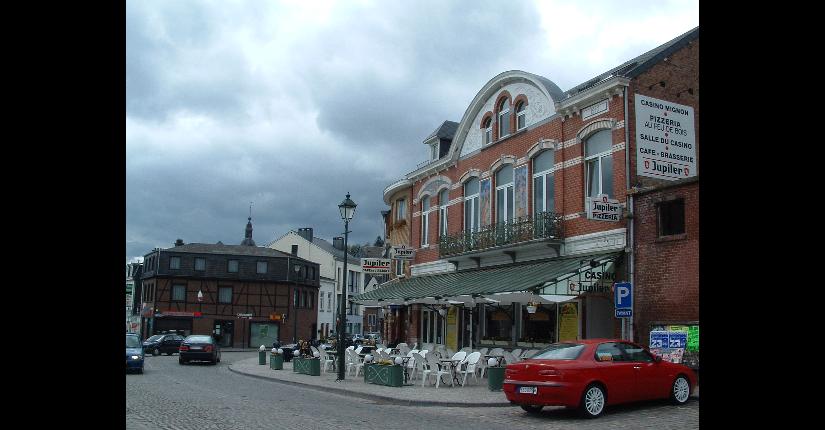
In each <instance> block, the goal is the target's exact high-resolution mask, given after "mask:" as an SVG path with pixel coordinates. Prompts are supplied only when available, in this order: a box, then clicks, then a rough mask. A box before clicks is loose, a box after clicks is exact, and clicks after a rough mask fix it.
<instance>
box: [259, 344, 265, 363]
mask: <svg viewBox="0 0 825 430" xmlns="http://www.w3.org/2000/svg"><path fill="white" fill-rule="evenodd" d="M258 364H262V365H265V364H266V347H265V346H263V345H261V347H260V348H258Z"/></svg>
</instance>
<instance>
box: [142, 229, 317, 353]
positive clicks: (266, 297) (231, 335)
mask: <svg viewBox="0 0 825 430" xmlns="http://www.w3.org/2000/svg"><path fill="white" fill-rule="evenodd" d="M319 276H320V270H319V267H318V264H317V263H313V262H311V261H308V260H305V259H303V258H299V257H296V256H292V255H289V254H286V253H284V252H281V251H277V250H274V249H270V248H264V247H258V246H255V242H254V241H253V240H252V220H251V218H250V219H249V222H248V223H247V226H246V237H245V239H244V241H243V242H242V244H241V245H224V244H222V243H220V242H218V243H217V244H205V243H191V244H184V243H183V241H182V240H180V239H178V241H177V242H176V243H175V246H174V247H172V248H167V249H155V250H154V251H152V252H150V253H148V254H146V255H145V256H144V268H143V276H142V284H143V297H142V301H143V307H142V308H143V312H142V316H143V317H144V318H143V321H142V328H143V330H141V332H142V333H145V337H148V336H149V335H151V334H155V333H161V332H165V331H178V332H182V334H184V335H189V334H211V335H213V336H215V338H216V339H217V340H218V342H219V343H220V344H221V345H222V346H224V347H243V348H256V347H258V346H260V345H267V346H271V345H272V343H273V342H274V341H280V342H291V341H292V340H293V338H297V339H304V340H306V339H311V338H312V337H313V336H314V335H315V333H316V330H317V314H316V311H315V309H316V308H315V303H316V300H318V299H317V297H318V290H319V286H320V279H319Z"/></svg>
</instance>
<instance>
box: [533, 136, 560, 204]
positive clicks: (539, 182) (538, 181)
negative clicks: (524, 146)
mask: <svg viewBox="0 0 825 430" xmlns="http://www.w3.org/2000/svg"><path fill="white" fill-rule="evenodd" d="M555 162H556V159H555V154H554V152H553V150H552V149H549V150H546V151H542V152H541V153H540V154H539V155H538V156H537V157H536V158H534V159H533V212H535V213H539V212H555V210H556V208H555V204H556V203H555V192H556V191H555V182H554V180H553V165H554V164H555Z"/></svg>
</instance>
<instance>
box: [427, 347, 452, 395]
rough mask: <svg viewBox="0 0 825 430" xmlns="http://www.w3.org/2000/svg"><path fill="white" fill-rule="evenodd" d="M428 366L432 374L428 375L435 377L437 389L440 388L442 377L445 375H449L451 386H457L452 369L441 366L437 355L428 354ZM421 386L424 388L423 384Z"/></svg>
mask: <svg viewBox="0 0 825 430" xmlns="http://www.w3.org/2000/svg"><path fill="white" fill-rule="evenodd" d="M427 364H429V366H430V372H429V373H428V374H427V375H428V376H430V375H434V376H435V388H438V386H439V385H440V384H441V377H442V376H443V375H447V376H448V377H449V379H450V385H451V386H455V383H454V382H453V374H452V372H451V371H450V368H449V367H448V366H447V365H443V364H441V362H440V361H438V357H436V355H435V354H427ZM421 386H422V387H423V386H424V385H423V384H422V385H421Z"/></svg>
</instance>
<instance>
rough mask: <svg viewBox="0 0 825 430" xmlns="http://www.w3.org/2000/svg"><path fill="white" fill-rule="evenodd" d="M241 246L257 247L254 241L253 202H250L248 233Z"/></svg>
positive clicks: (245, 234)
mask: <svg viewBox="0 0 825 430" xmlns="http://www.w3.org/2000/svg"><path fill="white" fill-rule="evenodd" d="M241 245H246V246H255V241H254V240H252V202H249V218H247V223H246V232H245V233H244V240H243V242H241Z"/></svg>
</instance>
